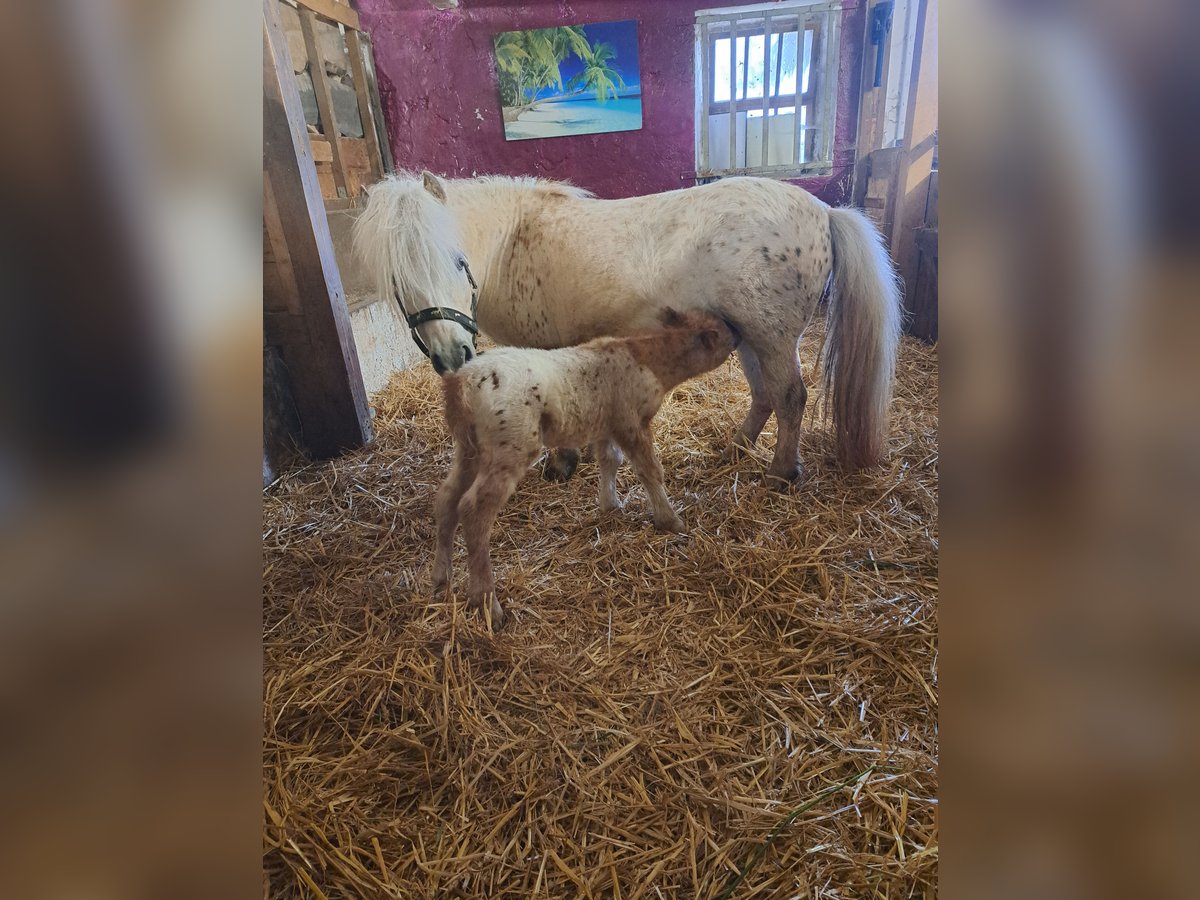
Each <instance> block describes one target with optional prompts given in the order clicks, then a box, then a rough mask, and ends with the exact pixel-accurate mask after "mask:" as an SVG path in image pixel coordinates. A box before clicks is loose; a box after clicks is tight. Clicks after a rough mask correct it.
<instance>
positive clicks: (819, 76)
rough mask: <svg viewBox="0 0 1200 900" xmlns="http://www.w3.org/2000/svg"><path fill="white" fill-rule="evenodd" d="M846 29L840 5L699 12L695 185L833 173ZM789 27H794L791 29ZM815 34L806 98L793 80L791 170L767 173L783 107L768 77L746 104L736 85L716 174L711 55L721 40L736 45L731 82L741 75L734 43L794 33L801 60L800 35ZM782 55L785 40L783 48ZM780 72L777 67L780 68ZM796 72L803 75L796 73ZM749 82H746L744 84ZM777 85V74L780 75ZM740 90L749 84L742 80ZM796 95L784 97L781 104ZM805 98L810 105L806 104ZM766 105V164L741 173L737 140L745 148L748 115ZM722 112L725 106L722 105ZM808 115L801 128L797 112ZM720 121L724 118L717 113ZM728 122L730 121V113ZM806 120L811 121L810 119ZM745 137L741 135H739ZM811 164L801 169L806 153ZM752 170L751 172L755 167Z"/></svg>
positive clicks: (767, 51) (826, 2) (820, 0)
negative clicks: (725, 163)
mask: <svg viewBox="0 0 1200 900" xmlns="http://www.w3.org/2000/svg"><path fill="white" fill-rule="evenodd" d="M841 22H842V3H841V0H794V2H783V3H756V4H750V5H746V6H733V7H723V8H719V9H702V10H697V12H696V69H695V71H696V85H695V91H696V177H697V178H719V177H723V176H728V175H767V176H770V177H774V178H794V177H797V176H807V175H824V174H828V173H830V172H831V171H832V170H833V151H834V141H833V135H834V129H835V126H836V119H837V81H838V79H837V73H838V61H839V57H840V50H841V44H840V36H841ZM789 26H790V27H789ZM810 29H811V30H812V31H813V45H812V63H811V69H810V73H809V89H808V91H805V92H803V93H801V88H800V72H799V71H797V73H796V92H797V93H796V95H795V99H794V100H793V102H794V103H797V106H796V107H795V109H796V111H795V113H794V114H793V122H792V127H793V137H792V159H791V161H790V162H789V163H786V164H782V165H781V164H775V165H770V164H768V163H769V160H768V154H769V148H770V129H771V124H772V120H774V119H775V118H776V116H777V115H778V113H777V112H776V113H775V115H771V114H770V113H769V110H770V108H771V107H772V106H781V105H782V101H781V98H780V96H779V95H778V94H777V95H776V96H771V91H770V89H769V88H768V87H767V85H766V81H767V78H765V77H764V87H763V92H762V93H763V96H762V99H761V100H759V99H758V98H756V97H746V96H743V97H742V98H741V99H737V92H736V88H735V87H734V86H733V85H731V88H733V90H731V93H732V96H731V98H730V102H729V104H727V106H728V107H730V108H732V109H733V111H734V113H733V116H732V118H731V121H730V128H729V130H728V132H729V137H728V140H729V155H728V160H729V163H730V166H729V167H726V168H720V169H718V168H714V167H713V166H712V165H711V162H710V161H711V159H712V156H711V155H710V152H709V149H710V148H709V142H710V131H711V121H710V117H711V116H712V115H714V113H713V111H712V109H713V106H714V103H713V100H712V93H713V88H714V84H715V80H716V74H715V67H714V61H713V60H712V58H711V57H712V54H713V52H714V48H715V47H716V41H717V39H718V37H720V38H725V37H732V38H733V40H732V41H731V42H730V44H729V50H730V71H731V76H730V77H731V78H735V77H736V73H737V65H736V60H737V40H738V39H739V38H743V37H747V36H750V37H753V36H755V35H767V34H771V35H782V34H784V33H788V32H793V31H794V32H796V35H797V49H796V52H797V56H798V58H799V55H800V53H801V48H802V46H803V35H804V32H805V31H806V30H810ZM778 45H779V46H780V47H782V46H783V40H782V38H780V40H779V41H778ZM772 62H773V61H772V60H771V42H770V41H769V40H766V41H764V60H763V68H764V75H767V74H769V73H770V72H771V70H772ZM749 63H750V59H749V42H748V41H747V42H746V55H745V66H746V67H747V68H748V67H749ZM775 68H778V65H776V66H775ZM798 68H799V67H798ZM744 78H745V75H744V76H743V79H744ZM776 81H777V83H778V72H777V73H776ZM743 83H745V82H744V80H743ZM792 96H793V95H790V94H788V95H783V98H784V99H786V98H788V97H792ZM805 98H808V99H807V100H806V99H805ZM759 103H761V104H762V119H761V121H762V123H763V126H762V128H763V134H762V140H761V156H760V158H759V159H756V160H753V161H752V160H743V161H744V162H746V163H747V165H744V166H737V165H736V163H737V162H738V154H737V147H738V144H739V140H738V139H739V136H741V138H742V140H741V143H742V146H743V147H748V145H747V138H746V136H748V134H749V115H748V113H749V112H750V109H751V108H754V109H755V110H757V104H759ZM717 105H720V104H717ZM800 105H804V106H806V107H808V108H810V109H811V110H812V111H813V113H814V116H813V121H812V122H806V124H805V126H804V127H803V128H801V125H800V111H799V106H800ZM743 110H745V111H746V112H747V115H746V116H745V117H743V120H742V121H743V124H742V126H741V127H740V128H739V127H738V124H737V119H738V114H739V113H740V112H741V111H743ZM716 114H717V115H720V114H721V113H716ZM724 114H725V115H729V112H728V111H726V112H725V113H724ZM806 116H807V113H806ZM739 132H740V134H739ZM802 149H803V150H804V151H805V153H804V155H805V156H806V159H805V160H804V161H801V159H800V157H801V152H800V151H801V150H802ZM750 162H754V163H755V164H754V165H750V164H749V163H750Z"/></svg>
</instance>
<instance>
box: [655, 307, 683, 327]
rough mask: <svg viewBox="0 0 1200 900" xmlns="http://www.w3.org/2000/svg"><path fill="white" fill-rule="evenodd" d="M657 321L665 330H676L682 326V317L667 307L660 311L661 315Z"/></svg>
mask: <svg viewBox="0 0 1200 900" xmlns="http://www.w3.org/2000/svg"><path fill="white" fill-rule="evenodd" d="M659 321H661V322H662V323H663V325H665V326H666V327H667V328H678V327H679V326H681V325H682V324H683V316H681V315H680V314H679V313H678V312H676V311H675V310H674V309H673V308H672V307H670V306H668V307H667V308H666V309H664V310H663V311H662V315H661V316H659Z"/></svg>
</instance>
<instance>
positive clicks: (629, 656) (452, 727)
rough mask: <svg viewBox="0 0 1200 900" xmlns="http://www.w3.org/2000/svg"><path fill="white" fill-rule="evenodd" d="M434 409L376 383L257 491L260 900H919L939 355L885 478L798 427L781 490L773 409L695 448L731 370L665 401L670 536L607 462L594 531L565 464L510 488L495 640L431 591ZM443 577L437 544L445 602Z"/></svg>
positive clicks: (442, 465) (719, 410) (721, 429)
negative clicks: (316, 452)
mask: <svg viewBox="0 0 1200 900" xmlns="http://www.w3.org/2000/svg"><path fill="white" fill-rule="evenodd" d="M810 331H811V332H812V333H811V334H810V335H809V336H807V338H806V340H805V342H804V345H803V353H802V356H803V358H804V361H805V371H806V373H811V372H812V361H813V359H814V358H815V355H816V349H817V347H818V346H819V343H818V342H819V340H820V338H821V335H820V333H819V329H818V328H817V327H814V328H813V329H810ZM810 380H811V379H810ZM439 396H440V392H439V391H438V389H437V384H436V381H435V376H434V375H433V373H432V370H431V369H430V368H429V367H428V366H425V365H423V366H422V367H420V368H419V369H418V370H417V371H413V372H406V373H402V374H400V375H397V376H396V377H395V378H394V379H393V381H392V383H391V385H390V386H389V387H388V388H387V390H385V391H383V392H382V393H381V394H380V395H378V396H377V397H375V398H374V404H375V407H376V409H377V413H378V414H377V418H376V420H375V427H376V432H377V441H376V443H375V445H374V446H373V447H371V448H369V449H367V450H363V451H361V452H358V453H353V454H349V455H347V456H345V457H343V458H341V459H338V460H336V461H334V462H332V463H321V464H314V465H310V466H307V467H305V468H303V469H300V470H298V471H295V472H293V473H291V474H289V475H286V476H285V477H283V478H282V479H281V480H280V481H278V482H277V483H276V484H275V485H273V486H272V487H271V488H270V489H269V490H268V491H267V492H266V496H265V526H264V544H265V597H264V619H265V623H264V625H265V672H264V677H265V687H264V689H265V709H264V716H265V743H264V757H265V758H264V799H265V814H264V829H265V830H264V854H265V856H264V866H265V881H266V884H265V886H264V890H265V892H266V894H267V896H270V897H328V898H341V897H405V898H410V897H411V898H424V897H431V898H432V897H439V898H441V897H489V898H499V897H513V898H517V897H521V898H524V897H535V896H537V897H550V898H562V897H620V898H635V897H644V898H648V897H655V898H657V897H689V898H690V897H705V898H714V897H728V896H735V897H752V896H753V897H797V896H799V897H843V898H847V897H856V898H857V897H885V896H886V897H907V896H923V895H929V896H932V895H934V894H935V893H936V879H937V856H938V836H937V814H936V809H937V801H936V796H937V758H938V750H937V643H936V641H937V608H936V598H937V578H938V562H937V560H938V556H937V553H938V536H937V462H938V448H937V358H936V351H935V350H934V349H931V348H928V347H925V346H923V345H921V344H918V343H915V342H913V341H910V340H909V339H905V343H904V347H903V350H902V354H901V361H900V373H899V385H898V389H897V392H896V400H895V404H894V409H893V428H892V435H891V447H892V454H891V457H890V460H889V462H888V464H887V465H886V466H885V467H882V468H880V469H879V470H877V471H873V472H869V473H865V474H857V475H852V476H846V475H843V474H842V473H841V472H840V471H839V470H838V469H837V467H836V465H835V464H834V462H833V459H832V445H831V441H830V437H829V434H828V432H827V429H826V427H825V426H824V424H823V423H822V422H821V421H820V419H819V416H817V417H813V420H812V421H811V422H810V423H809V427H808V428H806V436H805V440H804V444H803V459H804V462H805V467H806V473H807V480H806V481H805V482H804V483H803V484H802V485H801V486H800V487H798V488H797V489H795V490H794V491H792V492H791V493H786V494H780V493H776V492H774V491H771V490H769V489H768V488H767V487H765V486H764V485H763V484H762V482H761V480H760V473H761V472H762V470H763V469H764V468H765V465H766V462H767V461H769V458H770V457H769V448H770V447H771V445H772V444H773V437H774V435H773V431H772V429H773V427H774V423H773V422H772V423H770V424H769V425H768V430H767V431H766V432H765V433H764V435H763V438H762V439H761V440H760V445H759V450H758V451H756V454H755V455H754V456H748V457H746V456H744V457H741V458H738V459H736V460H734V461H732V462H724V461H722V459H721V458H720V454H719V448H720V447H721V446H723V444H724V442H725V441H726V440H727V439H728V437H729V435H730V434H732V433H733V431H734V430H735V428H736V427H737V425H738V423H739V422H740V421H741V416H742V414H743V413H744V411H745V409H746V407H747V404H748V394H747V391H746V388H745V384H744V382H743V381H742V379H741V375H740V372H739V370H738V367H737V362H736V359H734V360H731V361H730V362H728V363H726V364H725V365H724V366H722V367H721V368H720V369H718V370H717V371H715V372H713V373H710V374H709V375H708V376H706V377H704V378H702V379H700V380H697V381H695V382H692V383H689V384H686V385H684V386H682V387H680V388H679V389H678V390H676V391H675V393H674V396H673V397H672V398H670V399H669V400H668V402H667V404H666V405H665V406H664V408H663V410H662V412H661V413H660V415H659V418H658V420H657V435H656V443H657V445H658V447H659V449H660V452H661V454H662V457H663V462H664V466H665V468H666V471H667V491H668V493H669V494H670V495H671V498H672V500H673V501H674V502H675V504H676V506H677V508H680V509H681V512H682V515H683V518H684V521H685V523H686V524H687V526H688V527H689V529H690V533H689V534H688V535H686V536H680V535H663V534H658V533H656V532H655V531H654V530H653V528H652V527H651V526H650V524H649V520H648V510H647V507H646V503H645V499H644V496H643V494H642V491H641V488H640V486H638V485H637V482H636V480H635V478H634V477H633V475H632V473H631V472H630V471H629V470H628V466H626V467H623V468H622V470H621V476H620V486H621V490H622V494H623V496H626V497H627V498H628V500H627V503H626V507H625V509H624V510H622V511H618V512H616V513H611V514H608V515H606V516H601V515H600V514H599V512H598V510H597V507H596V500H595V491H596V477H597V476H596V468H595V465H594V464H593V463H587V462H585V463H584V464H581V466H580V468H579V472H578V473H577V475H576V477H575V479H573V480H572V481H571V482H569V483H568V484H565V485H563V484H550V483H547V482H544V481H542V480H541V479H540V478H538V477H537V476H536V474H535V473H534V472H531V473H530V475H529V477H527V478H526V480H525V481H524V482H523V483H522V484H521V486H520V488H519V489H518V492H517V494H516V495H515V496H514V498H513V499H512V500H511V501H510V502H509V504H508V505H507V507H506V508H505V509H504V511H503V513H502V517H501V519H500V521H499V523H498V525H497V528H496V531H495V537H494V541H493V546H492V552H493V558H494V560H495V564H496V574H497V580H498V584H499V586H500V590H501V599H502V602H503V603H504V604H505V608H506V610H507V612H508V613H509V621H508V623H507V624H506V626H505V628H504V629H502V630H501V631H499V632H497V633H494V634H493V633H490V632H489V631H488V629H487V627H486V625H485V624H484V623H483V622H482V621H481V620H480V619H479V618H478V617H476V616H468V615H467V614H466V612H465V610H464V605H463V603H462V601H461V600H459V599H448V598H445V597H438V598H434V597H431V596H429V591H428V581H429V564H430V562H431V559H432V552H433V523H432V520H431V503H432V500H433V496H434V493H435V491H436V489H437V487H438V485H439V483H440V481H441V479H442V477H443V476H444V474H445V472H446V469H447V465H448V463H449V458H450V446H449V442H448V440H447V438H446V436H445V429H444V425H443V422H442V418H441V410H440V407H439ZM818 400H819V397H817V396H816V392H814V393H813V396H812V398H811V400H810V407H812V406H815V405H816V401H818ZM463 562H464V560H463V551H462V548H461V536H460V542H459V549H458V553H457V556H456V573H455V574H456V585H457V586H458V587H460V588H461V586H462V584H463V582H462V578H463V575H464V572H463ZM863 773H865V774H863ZM739 879H740V880H739Z"/></svg>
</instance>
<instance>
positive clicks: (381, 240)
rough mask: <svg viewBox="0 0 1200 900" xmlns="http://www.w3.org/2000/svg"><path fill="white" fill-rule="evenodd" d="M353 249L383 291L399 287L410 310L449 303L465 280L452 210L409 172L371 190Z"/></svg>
mask: <svg viewBox="0 0 1200 900" xmlns="http://www.w3.org/2000/svg"><path fill="white" fill-rule="evenodd" d="M354 250H355V252H356V253H357V254H358V255H359V257H360V258H361V259H362V260H363V262H365V263H366V264H367V265H368V266H369V267H370V268H371V269H372V271H374V272H375V277H376V290H378V292H379V295H380V296H382V297H390V296H393V295H394V292H395V291H397V290H398V291H399V293H400V297H401V298H403V300H404V304H405V305H406V306H408V307H409V309H408V310H407V312H409V313H412V312H416V311H417V309H419V308H420V306H421V305H423V304H431V303H432V304H442V303H448V302H449V298H451V297H453V296H454V289H455V288H456V287H458V286H460V282H461V281H462V275H461V274H460V273H459V271H458V257H459V254H460V252H461V239H460V238H459V235H458V229H457V228H456V226H455V224H454V219H453V217H452V216H451V215H450V211H449V210H448V209H446V207H445V205H444V204H442V203H441V202H439V201H438V200H437V199H435V198H434V196H433V195H432V194H430V193H429V191H427V190H425V186H424V185H423V184H422V182H421V178H420V176H417V175H412V174H409V173H407V172H399V173H397V174H395V175H389V176H388V177H387V178H385V179H384V180H383V181H381V182H379V183H378V184H376V185H375V186H374V187H372V188H371V189H370V193H369V195H368V199H367V205H366V208H365V209H364V210H363V211H362V214H361V215H360V216H359V217H358V220H357V221H356V222H355V224H354ZM402 312H404V310H402Z"/></svg>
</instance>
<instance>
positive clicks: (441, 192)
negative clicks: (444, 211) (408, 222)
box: [421, 171, 446, 203]
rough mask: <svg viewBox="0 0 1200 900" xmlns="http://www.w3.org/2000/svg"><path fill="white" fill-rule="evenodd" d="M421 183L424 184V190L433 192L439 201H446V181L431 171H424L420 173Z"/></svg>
mask: <svg viewBox="0 0 1200 900" xmlns="http://www.w3.org/2000/svg"><path fill="white" fill-rule="evenodd" d="M421 183H422V184H424V185H425V190H427V191H429V193H431V194H433V196H434V197H435V198H436V199H437V200H438V201H440V202H442V203H445V202H446V183H445V182H444V181H442V179H440V178H438V177H437V176H436V175H434V174H433V173H432V172H429V171H425V172H422V173H421Z"/></svg>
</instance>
